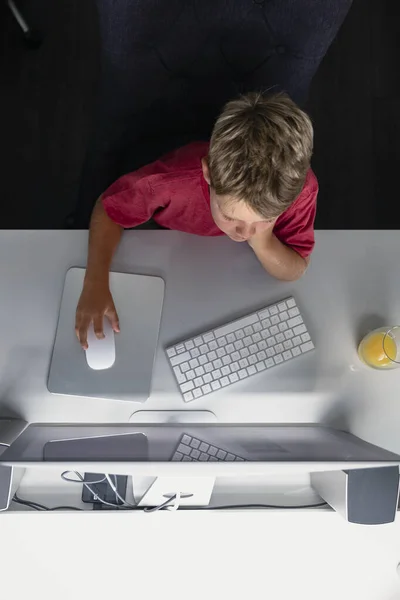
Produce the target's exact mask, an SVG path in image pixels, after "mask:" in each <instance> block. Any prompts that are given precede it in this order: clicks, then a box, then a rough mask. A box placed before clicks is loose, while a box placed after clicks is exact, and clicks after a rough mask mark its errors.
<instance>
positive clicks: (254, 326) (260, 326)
mask: <svg viewBox="0 0 400 600" xmlns="http://www.w3.org/2000/svg"><path fill="white" fill-rule="evenodd" d="M253 329H254V331H255V332H258V331H261V330H262V325H261V323H254V325H253Z"/></svg>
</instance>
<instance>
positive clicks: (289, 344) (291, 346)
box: [283, 340, 293, 350]
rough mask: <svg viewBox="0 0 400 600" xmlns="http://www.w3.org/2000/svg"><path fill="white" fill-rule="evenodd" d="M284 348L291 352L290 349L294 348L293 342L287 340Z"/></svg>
mask: <svg viewBox="0 0 400 600" xmlns="http://www.w3.org/2000/svg"><path fill="white" fill-rule="evenodd" d="M283 347H284V348H285V349H286V350H289V348H293V342H292V340H286V341H285V342H283Z"/></svg>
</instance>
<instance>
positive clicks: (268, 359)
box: [265, 358, 275, 369]
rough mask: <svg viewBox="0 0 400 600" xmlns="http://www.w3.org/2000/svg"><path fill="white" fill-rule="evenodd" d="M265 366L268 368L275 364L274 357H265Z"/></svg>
mask: <svg viewBox="0 0 400 600" xmlns="http://www.w3.org/2000/svg"><path fill="white" fill-rule="evenodd" d="M265 366H266V367H267V369H270V368H271V367H274V366H275V363H274V359H273V358H267V360H266V361H265Z"/></svg>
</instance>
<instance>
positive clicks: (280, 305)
mask: <svg viewBox="0 0 400 600" xmlns="http://www.w3.org/2000/svg"><path fill="white" fill-rule="evenodd" d="M286 309H287V306H286V302H285V301H283V302H279V304H278V310H279V312H282V311H283V310H286Z"/></svg>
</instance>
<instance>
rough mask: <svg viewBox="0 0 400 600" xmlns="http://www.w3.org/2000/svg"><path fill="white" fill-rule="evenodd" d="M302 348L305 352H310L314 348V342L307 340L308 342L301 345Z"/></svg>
mask: <svg viewBox="0 0 400 600" xmlns="http://www.w3.org/2000/svg"><path fill="white" fill-rule="evenodd" d="M300 350H301V351H302V353H303V354H304V352H309V351H310V350H314V344H313V343H312V342H307V343H306V344H302V345H301V346H300Z"/></svg>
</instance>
